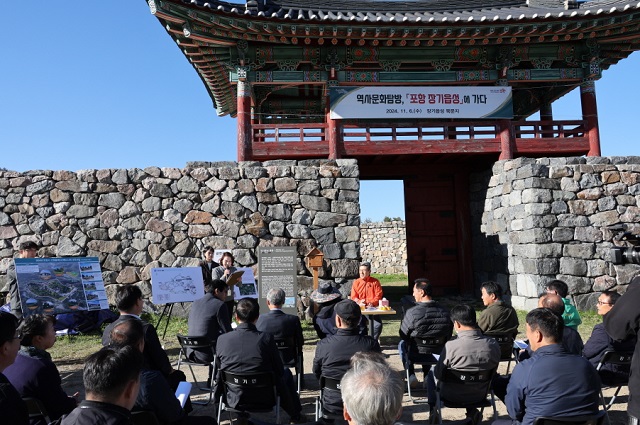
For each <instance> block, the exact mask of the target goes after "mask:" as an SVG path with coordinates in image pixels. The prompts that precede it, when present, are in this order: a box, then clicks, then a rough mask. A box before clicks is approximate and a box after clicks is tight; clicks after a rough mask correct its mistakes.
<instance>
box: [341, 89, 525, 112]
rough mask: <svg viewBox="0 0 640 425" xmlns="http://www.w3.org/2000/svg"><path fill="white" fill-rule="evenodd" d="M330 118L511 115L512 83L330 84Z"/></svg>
mask: <svg viewBox="0 0 640 425" xmlns="http://www.w3.org/2000/svg"><path fill="white" fill-rule="evenodd" d="M329 96H330V101H331V119H345V118H349V119H351V118H361V119H366V118H378V119H379V118H384V119H394V118H403V119H404V118H411V119H425V118H427V119H443V118H447V119H448V118H462V119H482V118H487V119H488V118H490V119H510V118H513V100H512V97H511V87H502V86H493V87H487V86H483V87H460V86H451V87H442V86H433V87H401V86H389V87H380V86H367V87H343V86H339V87H331V88H330V91H329Z"/></svg>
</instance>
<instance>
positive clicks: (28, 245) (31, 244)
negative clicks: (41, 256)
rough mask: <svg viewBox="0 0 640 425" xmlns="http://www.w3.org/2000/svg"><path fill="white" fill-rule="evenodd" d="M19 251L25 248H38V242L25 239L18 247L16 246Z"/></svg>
mask: <svg viewBox="0 0 640 425" xmlns="http://www.w3.org/2000/svg"><path fill="white" fill-rule="evenodd" d="M18 249H19V250H20V251H26V250H27V249H35V250H38V249H39V247H38V244H37V243H35V242H34V241H26V242H22V243H21V244H20V247H19V248H18Z"/></svg>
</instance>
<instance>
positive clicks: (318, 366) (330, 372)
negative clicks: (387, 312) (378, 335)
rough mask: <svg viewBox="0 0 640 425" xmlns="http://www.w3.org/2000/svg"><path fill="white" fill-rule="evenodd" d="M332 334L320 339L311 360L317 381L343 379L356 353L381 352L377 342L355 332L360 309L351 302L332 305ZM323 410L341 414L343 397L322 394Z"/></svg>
mask: <svg viewBox="0 0 640 425" xmlns="http://www.w3.org/2000/svg"><path fill="white" fill-rule="evenodd" d="M334 310H335V313H336V327H337V329H338V330H337V332H336V334H335V335H329V336H327V337H326V338H324V339H322V340H320V341H319V342H318V345H317V347H316V356H315V358H314V359H313V373H314V374H315V376H316V378H318V379H320V377H321V376H325V377H327V378H332V379H337V380H340V379H342V376H343V375H344V374H345V373H346V372H347V370H348V369H349V364H350V361H351V357H352V356H353V355H354V354H355V353H357V352H359V351H364V352H369V351H375V352H380V351H381V350H380V345H379V344H378V342H377V341H376V340H375V339H373V338H371V337H370V336H367V335H360V334H359V333H358V324H359V323H360V320H361V319H362V311H361V310H360V306H359V305H358V304H356V303H355V302H354V301H352V300H342V301H340V302H338V303H337V304H336V305H335V308H334ZM323 398H324V399H323V400H322V404H323V408H324V410H327V411H329V412H331V413H332V414H338V415H339V414H342V398H341V397H340V394H335V393H334V392H332V391H325V392H324V393H323Z"/></svg>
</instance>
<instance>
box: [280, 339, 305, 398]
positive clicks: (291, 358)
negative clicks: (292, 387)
mask: <svg viewBox="0 0 640 425" xmlns="http://www.w3.org/2000/svg"><path fill="white" fill-rule="evenodd" d="M275 342H276V347H278V352H279V353H280V357H281V358H282V364H284V367H288V368H294V369H295V371H296V385H297V388H298V394H300V388H301V386H302V385H301V383H302V368H303V364H302V356H301V355H300V354H299V352H300V351H299V350H300V347H298V345H297V344H296V340H295V338H294V337H289V338H275Z"/></svg>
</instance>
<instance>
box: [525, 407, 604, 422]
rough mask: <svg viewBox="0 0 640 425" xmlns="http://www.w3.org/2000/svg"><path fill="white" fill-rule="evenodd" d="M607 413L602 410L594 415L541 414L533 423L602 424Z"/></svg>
mask: <svg viewBox="0 0 640 425" xmlns="http://www.w3.org/2000/svg"><path fill="white" fill-rule="evenodd" d="M606 413H607V412H606V411H605V410H601V411H599V412H598V414H596V415H592V416H565V417H556V416H539V417H537V418H536V419H535V420H534V421H533V425H602V424H603V423H604V419H605V417H606Z"/></svg>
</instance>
